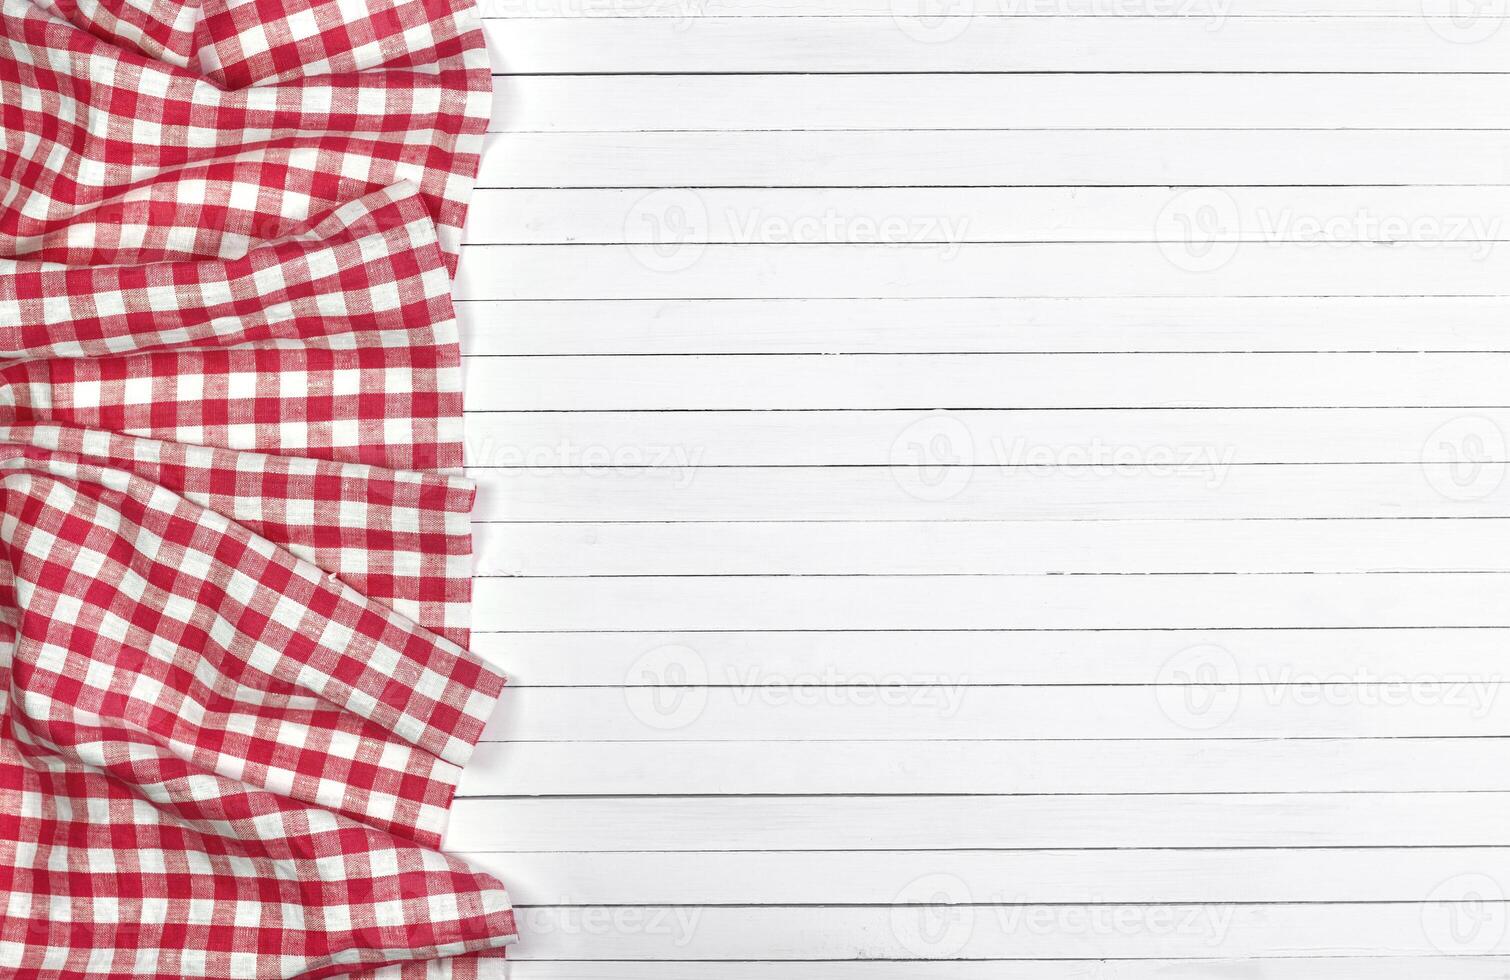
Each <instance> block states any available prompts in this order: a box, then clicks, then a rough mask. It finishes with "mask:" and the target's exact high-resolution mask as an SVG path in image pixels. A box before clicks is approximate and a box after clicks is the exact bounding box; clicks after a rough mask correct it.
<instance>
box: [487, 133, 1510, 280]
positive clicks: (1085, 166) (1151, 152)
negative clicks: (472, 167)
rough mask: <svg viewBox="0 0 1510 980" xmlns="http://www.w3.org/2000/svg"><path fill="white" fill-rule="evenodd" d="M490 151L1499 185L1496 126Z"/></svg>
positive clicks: (820, 176) (505, 172) (635, 168)
mask: <svg viewBox="0 0 1510 980" xmlns="http://www.w3.org/2000/svg"><path fill="white" fill-rule="evenodd" d="M490 146H491V151H490V152H488V153H486V154H485V155H484V157H483V162H482V172H481V176H480V178H479V184H480V186H482V187H725V186H735V187H745V186H748V187H830V186H853V187H899V186H903V187H905V186H915V185H924V186H942V187H967V186H978V185H985V186H997V185H1003V186H1014V185H1022V186H1051V187H1063V186H1076V185H1081V184H1104V185H1116V186H1150V185H1151V186H1168V185H1198V186H1201V185H1234V184H1260V185H1290V184H1351V185H1367V184H1463V185H1480V184H1505V183H1510V132H1504V131H1501V132H1487V131H1479V132H1454V131H1442V132H1434V133H1432V134H1431V136H1430V138H1423V136H1422V134H1420V133H1415V132H1408V131H1402V132H1389V131H1380V130H1333V131H1322V130H1311V131H1303V132H1300V131H1297V132H1289V133H1285V134H1283V135H1282V136H1280V135H1278V134H1275V133H1272V132H1252V131H1244V130H1181V131H1173V130H1051V131H1030V130H1020V131H1013V132H990V131H961V132H948V131H943V132H769V133H734V132H714V133H509V134H502V135H495V136H493V137H492V138H491V140H490ZM594 295H596V294H594V293H592V292H590V291H586V292H584V293H583V294H582V295H580V296H578V297H574V298H581V299H589V298H592V297H593V296H594Z"/></svg>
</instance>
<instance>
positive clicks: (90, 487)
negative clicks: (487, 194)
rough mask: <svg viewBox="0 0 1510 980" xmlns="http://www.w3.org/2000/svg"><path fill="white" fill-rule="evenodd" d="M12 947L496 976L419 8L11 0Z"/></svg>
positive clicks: (459, 61) (4, 360) (219, 967)
mask: <svg viewBox="0 0 1510 980" xmlns="http://www.w3.org/2000/svg"><path fill="white" fill-rule="evenodd" d="M0 4H3V17H0V122H3V133H4V141H3V151H4V152H3V153H0V912H3V914H4V918H3V921H0V976H4V977H20V978H38V980H53V978H57V980H64V978H67V980H74V978H78V980H84V978H89V980H95V978H104V980H114V978H127V977H131V978H138V980H158V978H160V980H168V978H173V980H181V978H190V977H214V978H259V980H260V978H272V977H280V978H281V977H330V976H351V977H362V978H383V980H388V978H402V980H411V978H420V977H455V978H464V977H477V976H491V975H494V974H491V973H488V972H487V968H488V966H489V964H495V965H496V964H499V963H500V962H501V957H502V955H503V948H504V947H505V946H506V945H508V944H509V943H511V942H513V941H514V939H515V938H516V937H515V929H514V919H513V915H512V912H511V910H510V908H509V903H508V897H507V894H506V892H505V891H504V888H503V886H502V885H501V884H500V883H499V882H498V881H496V880H495V879H493V878H492V877H490V876H488V875H486V874H482V873H479V872H476V871H473V870H471V869H469V868H467V867H466V866H465V865H464V864H462V863H460V862H459V861H457V860H455V859H453V858H450V857H447V856H446V855H444V854H442V853H441V851H440V850H439V848H440V845H441V838H442V833H443V830H444V827H445V820H446V815H447V812H448V810H449V808H450V805H451V801H452V797H453V794H454V792H455V787H456V784H457V780H458V777H459V775H460V772H461V770H462V768H463V767H464V766H465V764H466V762H467V759H468V756H469V755H470V753H471V751H472V747H473V745H474V744H475V743H476V741H477V740H478V738H480V737H481V735H482V732H483V728H484V725H485V724H486V722H487V720H488V718H489V717H490V716H491V714H492V712H493V708H494V704H495V702H496V700H497V699H498V697H499V694H500V692H501V690H502V687H503V679H502V677H501V676H499V675H498V674H497V673H496V672H495V671H493V670H492V669H490V668H489V667H488V666H487V665H485V664H484V663H482V662H481V661H480V660H478V659H477V658H476V657H474V656H472V655H471V654H470V653H468V652H467V650H466V646H467V642H468V633H467V610H468V603H469V599H470V578H469V576H470V563H471V537H470V526H469V514H470V510H471V505H472V497H473V489H472V487H471V485H470V484H469V483H468V482H467V481H466V480H464V479H463V478H461V476H460V475H459V471H460V466H461V462H462V459H461V360H460V351H459V349H458V345H457V333H456V325H455V318H454V311H453V309H452V306H451V300H450V295H449V293H450V286H451V280H450V273H451V272H452V271H453V269H454V265H455V257H456V249H457V244H458V243H457V236H458V235H459V231H460V227H461V223H462V219H463V217H464V212H465V203H466V197H467V194H468V192H469V190H470V184H471V181H472V179H473V177H474V175H475V172H476V166H477V153H478V142H479V140H480V135H481V133H482V131H483V129H484V128H485V124H486V113H487V110H488V98H487V90H488V87H489V84H490V78H489V75H488V69H487V61H486V57H485V55H484V54H483V49H482V38H481V33H480V31H479V29H478V27H477V24H476V21H475V18H474V17H473V14H472V12H471V11H470V9H468V8H466V7H465V6H464V5H462V4H460V3H450V2H444V3H442V2H435V0H409V2H404V0H365V2H363V3H360V4H353V3H351V2H350V0H334V2H333V0H288V2H282V3H270V2H264V0H254V2H246V0H204V2H203V3H196V2H184V3H180V2H172V0H0Z"/></svg>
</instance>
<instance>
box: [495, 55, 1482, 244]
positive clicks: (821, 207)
mask: <svg viewBox="0 0 1510 980" xmlns="http://www.w3.org/2000/svg"><path fill="white" fill-rule="evenodd" d="M1506 37H1507V40H1510V32H1507V34H1506ZM1209 190H1210V197H1211V201H1212V202H1213V204H1215V205H1219V218H1220V220H1218V221H1216V222H1211V223H1210V226H1209V227H1202V228H1201V233H1202V235H1203V236H1204V237H1209V238H1211V239H1213V240H1216V239H1220V240H1233V241H1401V240H1414V241H1453V240H1458V241H1470V240H1471V241H1482V242H1486V243H1487V242H1491V241H1502V240H1503V239H1504V238H1505V237H1506V235H1507V232H1510V188H1505V187H1483V188H1464V187H1285V188H1275V187H1226V188H1210V189H1209ZM662 197H664V195H662ZM657 200H659V198H657V197H655V196H648V197H647V195H646V193H645V192H644V191H643V190H640V189H628V188H608V189H600V190H549V189H546V190H541V189H530V190H503V189H494V190H484V191H479V192H478V194H477V196H476V197H475V198H474V200H473V204H472V210H471V213H470V219H469V221H468V226H467V240H468V241H469V242H471V243H472V244H474V245H511V244H522V245H562V244H584V243H586V244H614V243H623V242H630V243H642V244H649V243H656V242H659V241H661V240H663V239H664V237H665V232H666V230H667V226H668V225H669V224H670V223H671V221H672V218H673V215H671V214H669V213H668V211H667V210H666V208H664V207H660V208H658V207H655V204H656V201H657ZM1171 201H1175V202H1176V203H1177V202H1178V197H1177V196H1176V195H1174V194H1173V193H1172V192H1171V191H1170V190H1169V189H1167V188H1151V187H1078V188H1074V187H989V188H982V187H977V188H960V187H911V188H761V189H748V188H704V189H702V190H697V191H693V192H692V195H691V196H689V197H686V199H685V205H684V207H683V211H682V215H683V217H685V219H686V220H685V223H684V224H682V225H679V226H678V228H677V231H678V233H679V237H680V239H681V240H684V241H695V242H720V243H757V242H786V241H793V242H855V243H865V242H876V241H882V242H898V243H927V242H936V243H950V242H1061V241H1084V242H1101V241H1140V242H1141V241H1152V240H1163V239H1170V238H1172V239H1175V240H1179V238H1180V235H1181V232H1182V231H1183V230H1184V229H1183V228H1182V227H1180V226H1179V224H1178V221H1177V220H1176V221H1171V220H1170V219H1171V217H1175V218H1177V217H1178V216H1177V215H1172V214H1171V213H1170V210H1169V209H1170V204H1171ZM647 204H648V205H649V206H648V207H647ZM1485 250H1486V251H1487V250H1488V246H1487V245H1486V249H1485Z"/></svg>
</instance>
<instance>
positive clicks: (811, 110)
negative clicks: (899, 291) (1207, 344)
mask: <svg viewBox="0 0 1510 980" xmlns="http://www.w3.org/2000/svg"><path fill="white" fill-rule="evenodd" d="M629 26H630V27H631V29H633V25H629ZM1344 26H1345V25H1344ZM1417 30H1421V28H1417ZM1426 33H1429V32H1426ZM684 43H689V44H694V45H695V44H698V41H697V39H696V32H689V36H688V38H687V40H686V41H684ZM1506 43H1507V44H1510V32H1507V42H1506ZM715 44H716V42H715ZM615 46H616V48H618V49H619V50H627V47H626V46H625V45H618V44H616V45H615ZM1435 47H1436V48H1437V49H1439V50H1440V49H1445V48H1448V47H1449V45H1447V44H1445V43H1442V42H1440V41H1438V43H1437V44H1436V45H1435ZM1506 50H1507V49H1506V48H1502V49H1501V54H1500V58H1501V59H1503V58H1504V56H1505V55H1504V52H1505V51H1506ZM709 54H710V56H713V57H717V52H716V47H714V48H713V49H712V50H710V51H709ZM660 57H661V59H662V61H663V62H664V59H665V54H664V51H662V52H661V55H660ZM505 61H507V54H505ZM1480 63H1481V64H1484V63H1485V62H1480ZM1503 64H1504V62H1503V60H1501V62H1500V65H1501V66H1503ZM627 70H629V71H643V70H644V68H643V66H632V67H631V68H629V69H627ZM663 70H665V69H663ZM729 70H737V69H736V68H733V67H732V66H731V68H730V69H729ZM494 95H495V97H494V100H493V119H492V125H491V127H490V128H491V130H492V131H493V132H499V133H502V132H516V133H547V132H562V133H595V132H630V133H633V132H642V131H644V132H651V131H676V132H687V131H698V130H709V131H741V130H745V131H752V130H963V129H988V130H1010V129H1244V130H1248V131H1250V132H1252V131H1256V130H1268V129H1278V130H1294V129H1393V130H1408V129H1426V130H1449V129H1484V130H1490V129H1504V128H1506V127H1507V126H1510V75H1503V74H1501V75H1462V74H1458V75H1451V74H1392V75H1391V74H1368V75H1338V74H1327V75H1318V74H1237V75H1233V74H1200V73H1195V74H1055V73H1049V74H1011V75H974V74H918V75H875V74H869V75H866V74H861V75H807V74H795V75H791V74H775V75H661V74H657V75H613V76H598V75H564V76H499V77H497V78H495V80H494ZM1430 138H1431V137H1427V139H1430Z"/></svg>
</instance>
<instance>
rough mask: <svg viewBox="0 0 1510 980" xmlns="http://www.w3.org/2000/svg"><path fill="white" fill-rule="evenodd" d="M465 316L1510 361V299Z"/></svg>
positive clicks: (686, 306)
mask: <svg viewBox="0 0 1510 980" xmlns="http://www.w3.org/2000/svg"><path fill="white" fill-rule="evenodd" d="M1152 193H1156V194H1159V195H1163V194H1165V193H1167V192H1166V191H1162V190H1161V191H1154V192H1152ZM1279 193H1281V194H1283V193H1300V192H1299V191H1297V190H1295V189H1289V190H1286V191H1281V192H1279ZM1475 193H1477V192H1475ZM457 311H458V314H459V316H460V319H461V324H462V331H463V339H462V349H463V350H464V351H466V352H467V353H469V354H743V353H749V354H756V353H781V354H803V353H811V354H850V353H854V354H864V353H870V354H886V353H1031V352H1038V353H1054V352H1080V353H1089V352H1110V351H1129V352H1134V351H1326V350H1333V351H1383V350H1408V351H1441V350H1465V351H1471V350H1477V351H1504V350H1510V337H1507V335H1506V332H1505V329H1504V324H1505V323H1506V322H1510V297H1445V296H1443V297H1435V296H1434V297H1409V298H1406V297H1389V298H1373V297H1327V298H1311V297H1308V298H1304V299H1294V298H1282V297H1279V298H1276V297H1252V298H1227V297H1205V296H1198V297H1170V298H1147V299H1135V298H1120V299H890V300H825V299H799V300H651V301H644V300H630V301H620V300H569V301H560V302H553V301H543V302H530V301H513V302H485V301H484V302H467V303H459V304H457Z"/></svg>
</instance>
